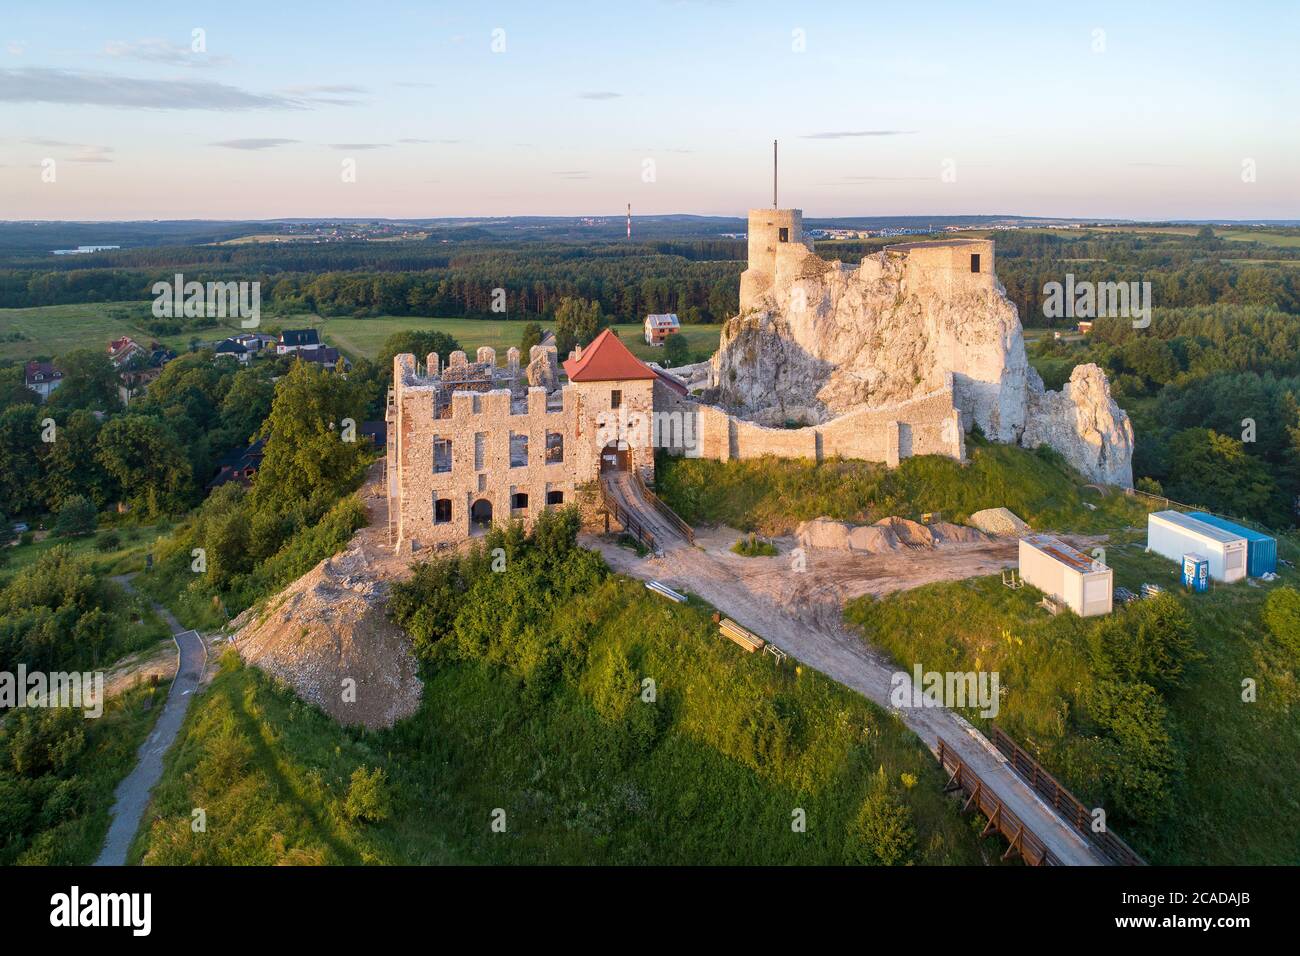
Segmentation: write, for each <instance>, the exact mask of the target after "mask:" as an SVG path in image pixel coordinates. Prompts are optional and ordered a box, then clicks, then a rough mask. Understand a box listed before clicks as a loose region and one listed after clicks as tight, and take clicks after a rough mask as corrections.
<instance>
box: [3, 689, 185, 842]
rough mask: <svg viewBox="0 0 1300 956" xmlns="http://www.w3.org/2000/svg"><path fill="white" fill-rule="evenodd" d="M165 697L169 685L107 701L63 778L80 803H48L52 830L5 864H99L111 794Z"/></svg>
mask: <svg viewBox="0 0 1300 956" xmlns="http://www.w3.org/2000/svg"><path fill="white" fill-rule="evenodd" d="M166 694H167V687H166V685H162V686H160V687H152V686H149V685H148V684H142V685H140V686H139V687H134V688H131V689H130V690H127V691H124V692H123V693H121V694H119V695H118V696H116V697H114V698H112V699H111V700H110V701H108V703H107V704H106V705H105V707H104V713H103V715H102V716H100V717H99V718H97V719H93V720H86V721H85V731H86V742H85V746H84V749H83V750H82V751H81V752H80V753H79V754H78V755H77V757H76V758H75V760H74V761H73V763H72V765H71V767H70V773H68V774H64V775H60V776H59V779H60V780H62V781H64V782H65V786H67V785H69V784H68V783H67V782H68V781H75V784H71V785H72V786H75V788H76V791H77V792H78V793H79V795H80V796H79V798H77V799H75V800H74V801H73V802H72V803H71V804H65V805H63V806H62V807H61V809H59V810H58V811H54V812H51V810H50V804H48V803H47V804H46V807H45V813H46V814H47V815H49V816H50V817H52V819H50V820H49V823H50V825H49V826H48V827H47V828H46V829H43V830H41V831H39V832H38V833H36V834H34V835H33V837H32V838H31V840H30V841H28V845H26V846H25V847H24V848H23V850H22V851H21V852H20V853H18V854H17V856H16V858H15V859H12V860H9V859H4V860H3V862H16V863H18V864H34V865H46V866H49V865H62V866H88V865H89V864H91V863H93V862H94V861H95V859H96V858H97V857H98V856H99V852H100V850H101V849H102V848H103V845H104V838H105V837H106V836H107V835H108V826H109V822H110V819H109V817H110V812H111V810H112V808H113V793H114V791H115V790H116V789H117V785H118V783H120V782H121V780H122V778H123V777H125V776H126V775H127V774H128V773H130V772H131V769H132V768H133V767H134V766H135V763H136V751H137V750H138V749H139V747H140V745H141V743H143V742H144V739H145V737H147V736H148V734H149V732H150V731H151V730H152V729H153V725H154V722H155V721H156V720H157V719H158V715H159V714H160V713H162V705H163V701H164V700H165V699H166ZM3 776H4V775H3V773H0V784H3V783H4V780H3ZM46 779H47V780H48V778H46ZM38 785H39V784H38Z"/></svg>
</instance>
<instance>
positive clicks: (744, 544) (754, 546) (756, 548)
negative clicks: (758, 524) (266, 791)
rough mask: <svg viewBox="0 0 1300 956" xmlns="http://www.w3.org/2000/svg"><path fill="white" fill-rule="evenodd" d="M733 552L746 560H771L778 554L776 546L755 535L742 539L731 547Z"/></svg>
mask: <svg viewBox="0 0 1300 956" xmlns="http://www.w3.org/2000/svg"><path fill="white" fill-rule="evenodd" d="M731 550H732V552H733V553H734V554H739V555H742V556H744V557H746V558H770V557H773V556H775V555H776V554H777V550H776V545H774V544H773V543H772V542H771V541H766V540H764V539H763V538H760V537H758V535H754V534H750V535H746V536H745V537H743V538H741V539H740V540H739V541H737V542H736V543H735V544H733V545H732V546H731Z"/></svg>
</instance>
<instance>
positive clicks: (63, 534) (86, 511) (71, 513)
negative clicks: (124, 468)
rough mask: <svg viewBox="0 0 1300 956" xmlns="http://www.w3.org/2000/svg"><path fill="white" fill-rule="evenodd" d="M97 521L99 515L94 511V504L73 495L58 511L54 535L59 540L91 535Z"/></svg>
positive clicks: (87, 499)
mask: <svg viewBox="0 0 1300 956" xmlns="http://www.w3.org/2000/svg"><path fill="white" fill-rule="evenodd" d="M98 519H99V513H98V512H97V511H96V510H95V504H94V502H92V501H91V500H90V499H89V498H84V497H82V496H81V495H73V496H72V497H71V498H68V499H67V500H66V501H64V503H63V507H62V508H61V509H59V517H58V519H57V520H56V521H55V522H54V534H55V536H56V537H60V538H71V537H74V536H77V535H83V534H91V533H93V532H94V530H95V523H96V521H97V520H98Z"/></svg>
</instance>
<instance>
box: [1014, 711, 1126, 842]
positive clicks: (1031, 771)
mask: <svg viewBox="0 0 1300 956" xmlns="http://www.w3.org/2000/svg"><path fill="white" fill-rule="evenodd" d="M989 739H990V740H991V741H992V742H993V746H995V747H997V748H998V751H999V752H1000V753H1001V754H1002V756H1004V757H1006V758H1007V762H1008V763H1010V764H1011V769H1013V770H1014V771H1015V772H1016V773H1018V774H1020V776H1021V777H1023V778H1024V780H1025V782H1026V783H1028V784H1029V785H1030V786H1031V787H1033V788H1034V790H1035V791H1036V792H1037V793H1038V795H1039V796H1041V797H1042V798H1043V799H1044V800H1046V801H1047V802H1048V803H1050V804H1051V805H1052V807H1053V808H1054V809H1055V810H1056V812H1057V813H1058V814H1060V816H1061V818H1062V819H1064V820H1066V821H1067V822H1068V823H1069V824H1070V825H1071V826H1072V827H1074V828H1075V829H1076V830H1078V831H1079V833H1081V834H1082V835H1083V836H1084V837H1085V838H1086V839H1088V840H1089V841H1090V842H1092V843H1093V844H1094V845H1095V846H1096V847H1097V849H1099V850H1101V851H1102V852H1103V853H1104V854H1106V856H1107V858H1109V859H1110V860H1111V861H1112V862H1114V863H1117V864H1119V865H1120V866H1146V865H1147V864H1146V861H1145V860H1143V859H1142V857H1140V856H1138V855H1137V854H1136V853H1134V852H1133V851H1132V850H1131V849H1130V848H1129V846H1128V844H1126V843H1125V842H1124V841H1123V840H1121V839H1120V838H1119V837H1117V836H1115V834H1113V833H1111V832H1110V831H1109V830H1106V831H1105V832H1102V833H1094V832H1093V831H1092V811H1091V810H1089V809H1088V808H1087V807H1085V806H1084V805H1083V803H1082V802H1081V801H1080V800H1079V799H1078V798H1077V797H1076V796H1075V795H1074V794H1072V793H1071V792H1070V791H1069V790H1067V789H1065V787H1063V786H1061V784H1060V783H1059V782H1058V781H1057V779H1056V778H1055V777H1053V776H1052V775H1051V774H1050V773H1048V772H1047V771H1046V770H1044V769H1043V766H1042V764H1040V763H1039V762H1038V761H1037V760H1035V759H1034V758H1033V757H1032V756H1030V754H1029V752H1028V751H1026V750H1025V748H1024V747H1021V746H1020V745H1019V744H1018V743H1016V742H1015V741H1014V740H1012V739H1011V738H1010V737H1009V736H1007V734H1006V732H1005V731H1004V730H1003V729H1002V728H1001V727H998V726H997V725H996V724H995V725H994V726H993V732H992V733H991V734H990V735H989Z"/></svg>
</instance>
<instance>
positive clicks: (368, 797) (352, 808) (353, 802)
mask: <svg viewBox="0 0 1300 956" xmlns="http://www.w3.org/2000/svg"><path fill="white" fill-rule="evenodd" d="M391 812H392V807H391V801H390V800H389V797H388V775H387V774H386V773H385V772H384V770H383V768H381V767H376V768H375V769H374V770H373V771H367V770H366V768H365V767H357V769H356V770H353V771H352V782H351V783H350V784H349V785H348V796H347V799H346V800H345V801H344V803H343V813H344V815H345V816H346V817H347V818H348V819H349V820H351V821H352V822H354V823H355V822H357V821H358V820H360V821H364V822H366V823H380V822H382V821H384V820H387V819H388V815H389V814H390V813H391Z"/></svg>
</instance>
